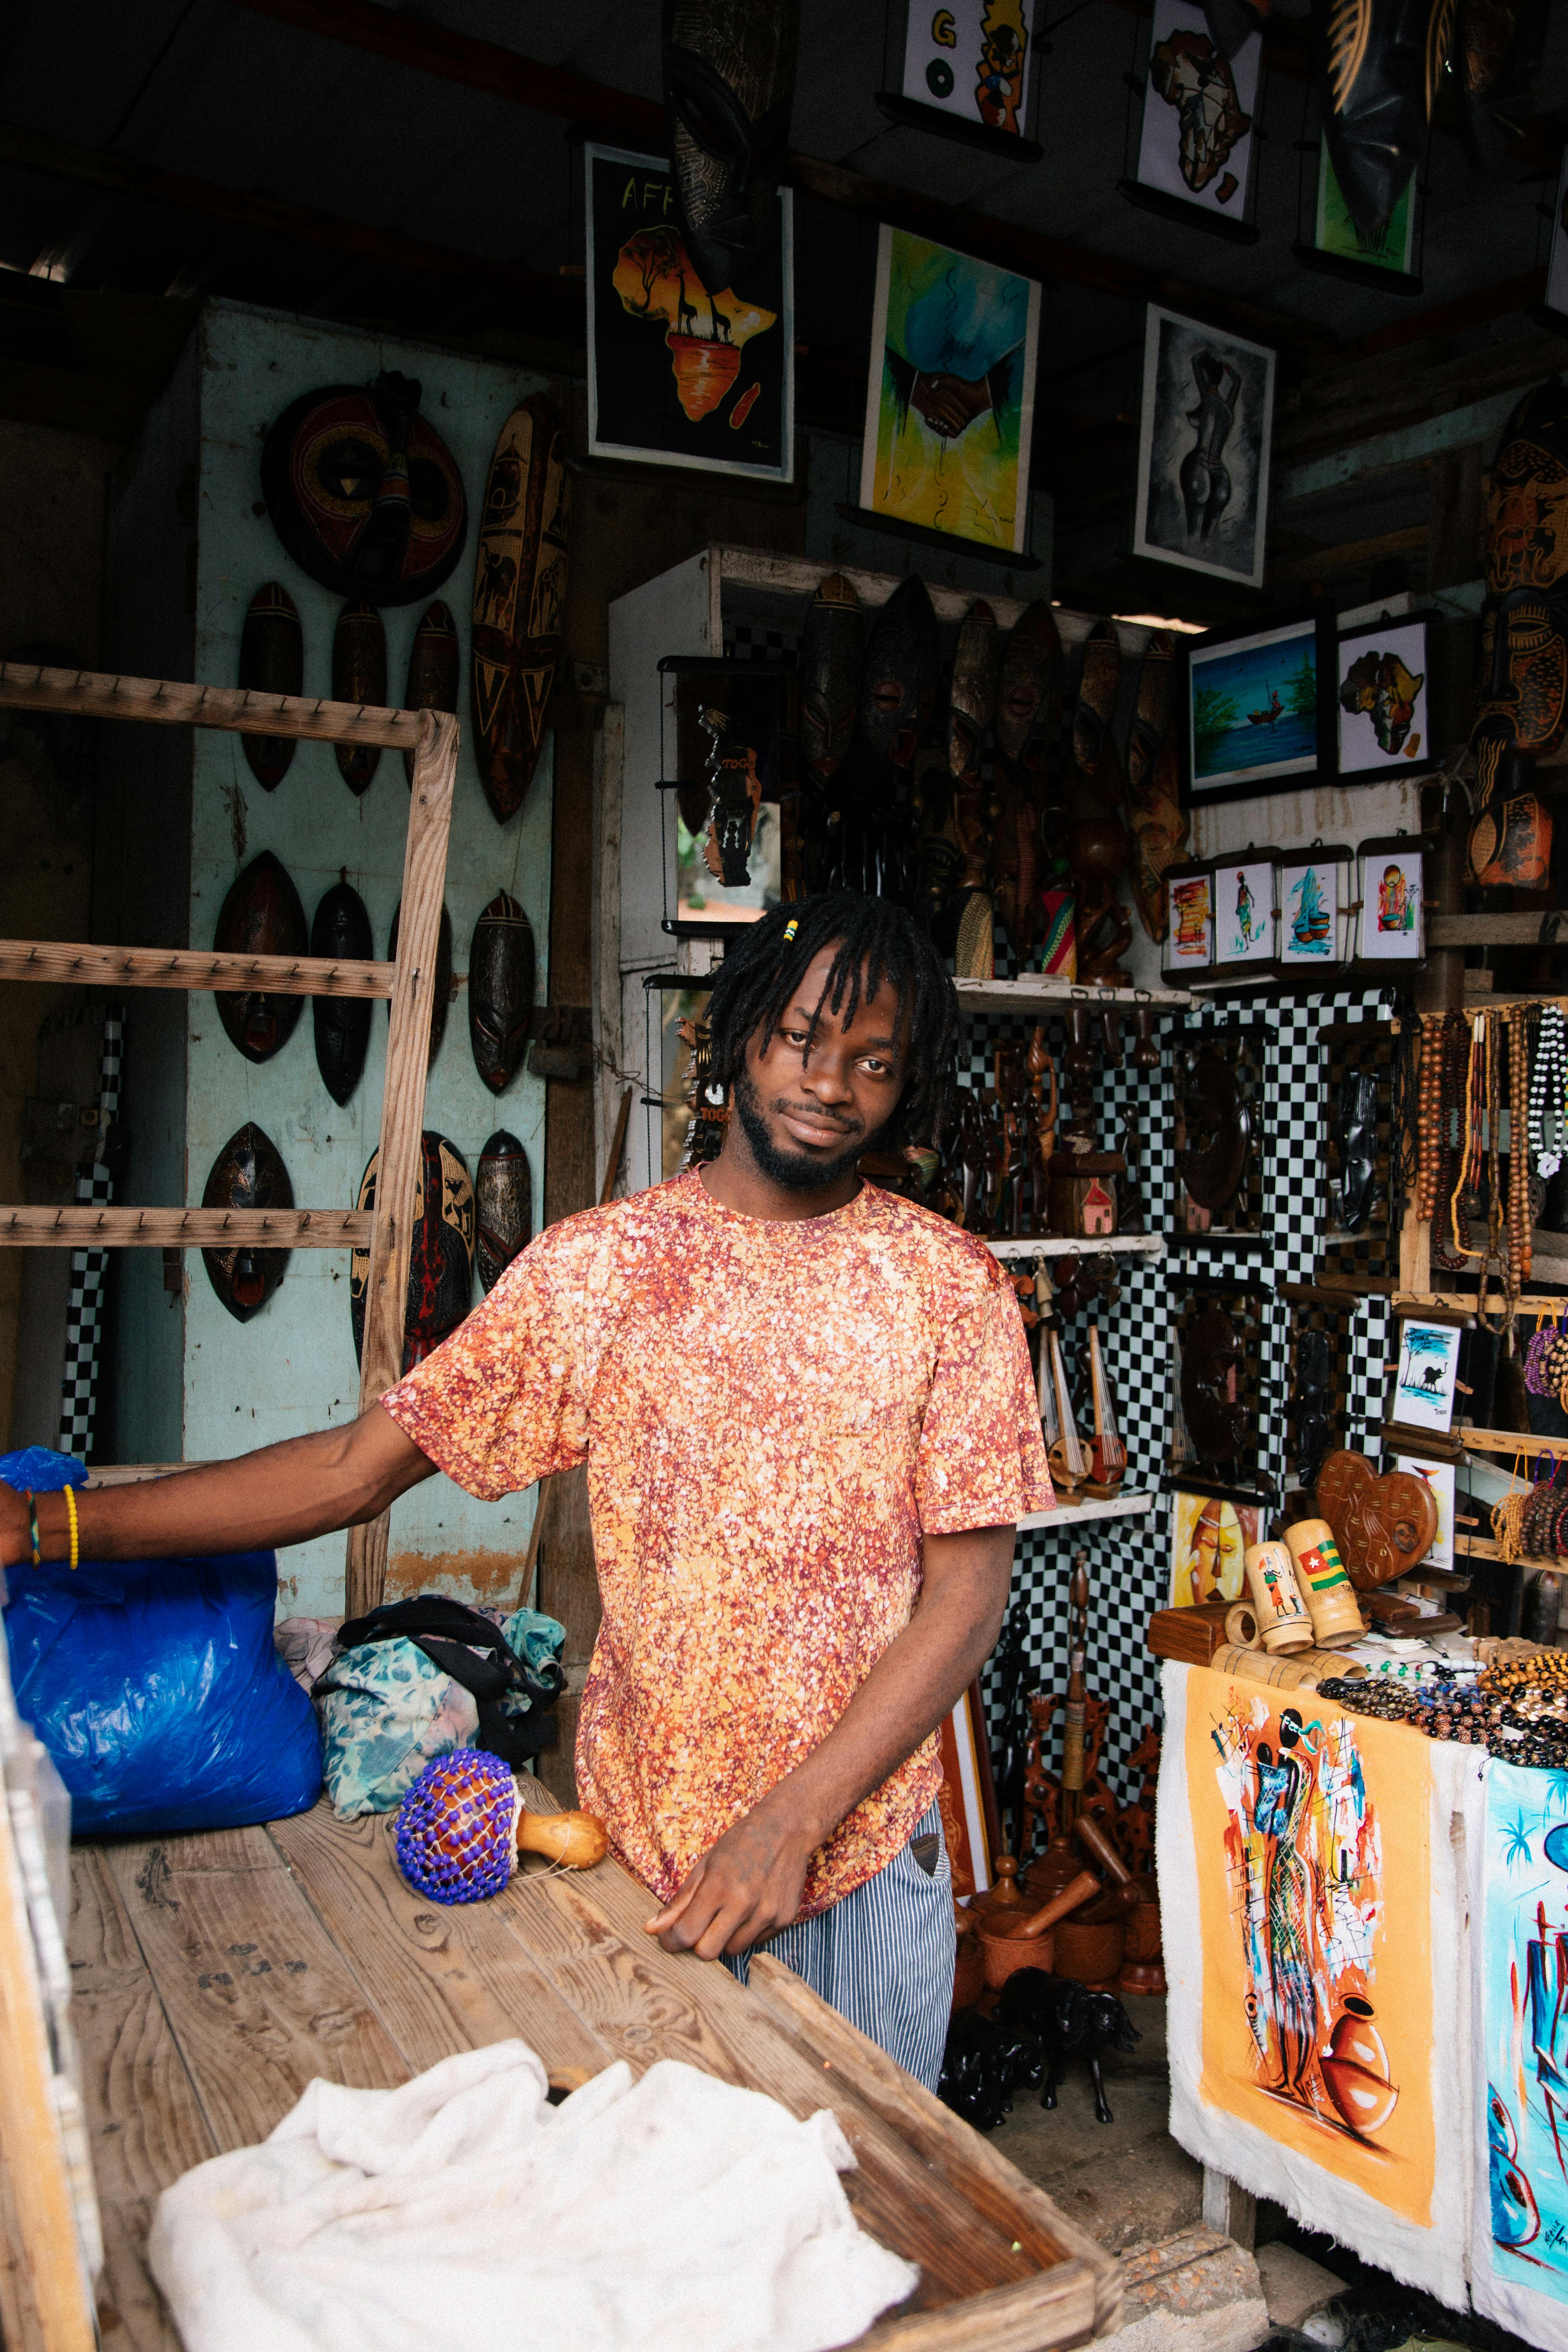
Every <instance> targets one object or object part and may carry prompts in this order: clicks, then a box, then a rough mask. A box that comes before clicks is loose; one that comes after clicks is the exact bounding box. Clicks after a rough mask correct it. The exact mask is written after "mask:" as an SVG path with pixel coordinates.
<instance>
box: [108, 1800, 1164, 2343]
mask: <svg viewBox="0 0 1568 2352" xmlns="http://www.w3.org/2000/svg"><path fill="white" fill-rule="evenodd" d="M521 1785H522V1788H523V1793H524V1797H525V1801H527V1802H528V1803H529V1804H530V1805H531V1806H532V1807H533V1808H534V1809H535V1810H536V1811H554V1810H556V1808H555V1804H554V1801H553V1799H552V1798H551V1796H550V1795H549V1794H548V1792H547V1791H546V1790H544V1789H543V1788H542V1786H541V1784H540V1783H538V1782H537V1781H535V1780H531V1779H528V1778H526V1777H525V1778H524V1780H523V1781H522V1784H521ZM71 1875H72V1904H71V1933H70V1959H71V1969H72V1979H73V1987H74V1990H73V1996H72V2013H73V2016H74V2019H75V2021H76V2029H77V2033H78V2036H79V2042H80V2045H81V2053H82V2070H83V2091H84V2095H85V2099H86V2105H87V2111H88V2116H89V2126H90V2130H91V2135H92V2147H93V2164H94V2170H95V2173H96V2176H97V2181H98V2192H99V2198H100V2203H101V2206H102V2211H103V2228H104V2241H105V2246H106V2260H105V2267H104V2272H103V2276H102V2279H101V2281H100V2290H99V2322H100V2331H101V2339H102V2345H103V2352H178V2342H179V2339H178V2337H177V2336H176V2335H175V2333H174V2326H173V2325H172V2323H171V2321H170V2319H169V2317H168V2315H167V2313H166V2311H165V2310H164V2308H163V2303H162V2300H161V2298H160V2296H159V2294H158V2291H157V2289H156V2287H155V2286H154V2285H153V2282H152V2280H151V2278H150V2277H149V2275H148V2273H147V2268H146V2263H145V2245H146V2236H147V2228H148V2223H149V2221H150V2220H151V2216H152V2210H153V2203H154V2202H155V2200H156V2199H157V2196H158V2194H159V2191H160V2190H161V2189H164V2188H166V2187H167V2186H168V2185H169V2184H170V2183H171V2182H172V2181H174V2180H175V2179H178V2177H179V2176H180V2174H181V2173H182V2172H184V2171H185V2170H186V2169H187V2168H189V2167H190V2166H191V2165H193V2164H199V2163H200V2162H201V2161H202V2160H203V2158H205V2157H208V2156H212V2155H214V2154H216V2153H218V2152H221V2151H222V2150H225V2149H227V2148H233V2147H246V2146H247V2145H249V2144H251V2143H253V2142H255V2141H257V2140H258V2139H261V2138H263V2137H265V2136H266V2135H267V2134H268V2132H270V2131H271V2130H272V2128H273V2127H274V2126H275V2125H276V2124H278V2123H279V2121H280V2120H281V2118H282V2117H283V2116H285V2115H286V2114H287V2113H288V2111H289V2108H290V2107H291V2106H292V2105H293V2104H294V2102H295V2100H296V2099H297V2098H298V2097H299V2096H300V2093H301V2092H302V2091H303V2090H304V2088H305V2085H306V2084H307V2083H309V2082H310V2080H311V2079H312V2077H314V2076H315V2075H318V2074H321V2075H325V2076H327V2077H328V2078H329V2079H330V2080H331V2081H333V2082H339V2083H349V2084H358V2085H361V2086H363V2087H367V2088H370V2087H378V2088H381V2087H390V2086H393V2085H395V2084H399V2083H403V2082H405V2081H406V2080H407V2079H408V2077H409V2076H410V2075H411V2074H418V2073H420V2072H421V2071H422V2070H423V2069H424V2068H426V2067H427V2066H432V2065H434V2064H435V2063H436V2062H437V2060H438V2059H441V2058H446V2057H449V2056H451V2055H452V2054H453V2053H455V2052H457V2051H459V2050H469V2049H477V2048H479V2047H482V2046H483V2045H484V2044H486V2043H488V2042H496V2041H501V2040H504V2039H506V2038H508V2037H510V2036H511V2035H517V2036H520V2037H521V2039H522V2040H523V2041H525V2042H529V2043H530V2044H531V2047H532V2048H533V2049H534V2050H536V2051H537V2052H538V2053H539V2055H540V2057H541V2059H542V2061H543V2063H544V2064H545V2066H546V2068H547V2069H548V2071H549V2074H550V2076H551V2080H552V2083H553V2084H556V2085H558V2086H560V2087H562V2088H566V2089H574V2088H575V2087H576V2086H577V2085H578V2084H581V2083H584V2082H585V2081H586V2080H587V2079H588V2078H589V2077H590V2076H591V2075H593V2074H597V2073H599V2072H600V2071H601V2070H602V2069H603V2068H604V2067H605V2066H607V2065H609V2064H610V2063H613V2061H614V2060H616V2059H617V2058H624V2059H625V2060H626V2062H627V2063H629V2064H630V2066H631V2068H632V2070H633V2072H634V2073H635V2074H641V2073H642V2072H643V2071H644V2069H645V2068H647V2067H648V2066H650V2065H652V2064H653V2063H654V2062H655V2061H656V2060H658V2059H660V2058H681V2059H685V2060H686V2061H687V2062H688V2063H689V2064H691V2065H694V2066H700V2067H701V2068H702V2069H703V2071H704V2072H705V2073H707V2074H716V2075H718V2076H719V2077H720V2078H721V2080H722V2081H725V2082H731V2083H738V2084H744V2085H745V2086H746V2087H748V2088H750V2089H752V2090H759V2091H766V2092H769V2093H771V2094H772V2095H773V2097H774V2098H776V2099H778V2100H779V2101H780V2102H781V2103H782V2104H783V2105H784V2106H786V2107H788V2108H789V2109H790V2111H791V2112H792V2114H795V2115H797V2116H807V2115H810V2114H812V2113H813V2112H814V2111H815V2110H816V2109H817V2108H819V2107H823V2106H828V2107H831V2108H832V2109H833V2111H834V2113H835V2114H836V2115H837V2118H838V2120H839V2122H840V2124H841V2125H842V2126H843V2128H844V2132H845V2135H846V2137H847V2139H848V2141H849V2144H850V2146H851V2147H852V2148H853V2149H854V2151H855V2154H856V2157H857V2158H858V2169H857V2170H856V2171H855V2172H853V2173H851V2174H849V2175H847V2178H846V2181H845V2187H846V2189H847V2194H848V2197H849V2200H850V2203H851V2205H852V2206H853V2207H854V2209H855V2212H856V2215H857V2218H858V2221H860V2222H861V2224H862V2226H863V2227H864V2228H866V2229H867V2230H868V2231H870V2232H871V2234H872V2235H873V2236H875V2237H877V2238H879V2240H880V2241H881V2242H882V2243H883V2244H885V2245H888V2246H890V2247H892V2248H893V2249H894V2250H895V2251H896V2252H899V2253H900V2254H903V2255H904V2256H906V2257H907V2258H908V2259H910V2260H911V2261H913V2262H916V2263H919V2264H920V2266H921V2284H920V2286H919V2288H918V2290H917V2291H916V2294H914V2296H913V2297H912V2298H911V2301H910V2305H906V2306H905V2307H904V2308H903V2310H902V2311H900V2313H899V2314H897V2315H891V2316H889V2318H886V2319H884V2320H882V2321H881V2322H880V2323H879V2325H878V2326H876V2327H875V2328H873V2329H872V2330H871V2331H870V2333H869V2334H868V2336H865V2337H863V2338H862V2339H861V2340H862V2344H863V2345H864V2346H866V2347H876V2352H884V2347H886V2352H971V2347H973V2352H980V2347H984V2352H1047V2347H1066V2346H1071V2345H1074V2344H1079V2343H1082V2342H1084V2341H1085V2340H1087V2338H1088V2337H1089V2336H1091V2335H1103V2334H1105V2333H1107V2332H1108V2331H1109V2330H1110V2328H1112V2327H1114V2326H1116V2325H1117V2323H1118V2320H1119V2318H1120V2314H1121V2279H1120V2271H1119V2267H1118V2265H1117V2263H1115V2261H1114V2260H1113V2259H1112V2258H1111V2257H1110V2255H1108V2254H1107V2253H1105V2252H1104V2251H1103V2250H1102V2249H1101V2248H1100V2246H1098V2245H1097V2244H1096V2243H1095V2242H1094V2241H1093V2240H1092V2239H1091V2238H1089V2236H1087V2235H1086V2233H1085V2232H1084V2231H1082V2230H1080V2229H1079V2228H1078V2227H1077V2226H1076V2225H1075V2224H1074V2223H1073V2222H1071V2221H1068V2219H1067V2217H1066V2215H1065V2214H1063V2213H1061V2212H1060V2211H1059V2210H1058V2208H1057V2207H1056V2206H1055V2205H1054V2204H1053V2203H1052V2201H1051V2200H1050V2199H1049V2198H1048V2197H1047V2196H1046V2195H1045V2193H1044V2191H1043V2190H1041V2189H1037V2188H1035V2187H1034V2186H1033V2184H1032V2183H1031V2182H1029V2181H1027V2180H1026V2179H1025V2178H1024V2176H1023V2175H1022V2174H1021V2173H1020V2172H1018V2171H1016V2169H1015V2168H1014V2167H1013V2166H1012V2165H1010V2164H1008V2163H1007V2161H1006V2160H1005V2158H1003V2157H1001V2156H999V2155H997V2153H996V2151H995V2150H994V2148H992V2147H989V2146H988V2145H987V2143H986V2142H985V2141H984V2139H982V2138H981V2137H980V2136H979V2134H978V2133H976V2132H973V2131H972V2130H971V2129H970V2128H969V2126H968V2125H967V2124H964V2123H962V2122H960V2120H959V2119H958V2117H957V2116H954V2115H952V2113H951V2112H950V2111H949V2110H948V2109H947V2108H946V2107H944V2106H942V2105H941V2104H940V2102H939V2101H937V2100H936V2099H934V2098H932V2097H931V2094H930V2093H929V2092H927V2091H925V2090H923V2089H922V2088H921V2085H920V2084H918V2083H916V2082H914V2081H913V2080H912V2078H911V2077H910V2076H909V2075H908V2074H904V2073H903V2071H902V2070H901V2069H900V2067H898V2066H895V2065H894V2064H893V2063H892V2062H891V2061H890V2060H889V2059H888V2058H887V2057H885V2056H884V2055H883V2053H881V2052H880V2051H879V2050H877V2049H876V2048H874V2046H873V2045H872V2044H871V2043H870V2042H867V2041H866V2040H865V2039H864V2037H863V2036H862V2035H860V2034H859V2033H858V2032H856V2030H855V2029H854V2027H852V2026H850V2025H848V2024H847V2023H846V2022H845V2021H844V2020H843V2019H842V2018H840V2017H839V2016H837V2013H836V2012H835V2011H832V2010H830V2009H828V2008H827V2007H826V2005H825V2004H824V2003H823V2002H821V2001H820V2000H817V1999H816V1995H815V1994H813V1993H812V1992H811V1991H809V1990H808V1989H807V1988H806V1987H805V1985H804V1984H802V1983H801V1981H800V1979H798V1978H797V1977H795V1976H794V1975H792V1974H791V1972H790V1970H789V1969H785V1968H784V1967H782V1966H781V1965H780V1964H779V1963H778V1962H776V1961H773V1960H769V1959H767V1958H762V1959H760V1960H758V1961H756V1962H754V1963H753V1966H752V1983H751V1985H750V1986H749V1987H747V1988H745V1989H742V1987H741V1986H740V1985H738V1984H736V1982H735V1981H734V1979H733V1978H731V1976H730V1975H729V1974H728V1972H727V1971H726V1970H725V1969H721V1968H719V1967H716V1966H712V1965H709V1964H706V1963H704V1962H702V1961H700V1960H695V1959H692V1958H689V1956H686V1955H680V1956H674V1955H671V1954H668V1953H666V1952H662V1951H660V1949H659V1948H658V1945H657V1944H655V1943H653V1942H652V1941H651V1940H650V1939H649V1937H647V1936H646V1935H644V1934H643V1932H642V1923H643V1921H644V1920H645V1919H646V1918H647V1916H649V1911H650V1908H651V1898H650V1897H649V1895H647V1890H646V1889H645V1888H643V1887H641V1886H639V1885H637V1882H636V1880H635V1879H633V1878H632V1877H631V1876H630V1875H629V1874H627V1873H626V1871H624V1870H622V1869H621V1868H620V1866H619V1865H618V1864H616V1863H615V1862H613V1861H606V1862H604V1863H601V1864H599V1865H598V1867H597V1868H596V1869H595V1870H593V1871H589V1872H585V1873H583V1874H570V1875H568V1874H562V1873H559V1872H552V1871H550V1870H549V1869H547V1868H546V1867H545V1866H544V1865H543V1864H539V1863H537V1862H533V1861H531V1862H530V1863H529V1864H528V1865H527V1866H526V1867H525V1869H524V1870H523V1871H522V1872H521V1874H519V1875H518V1876H517V1877H516V1878H514V1879H513V1880H512V1882H511V1884H510V1886H509V1887H508V1888H507V1889H506V1891H505V1892H504V1893H503V1894H501V1895H498V1896H496V1897H495V1898H494V1899H493V1900H492V1901H490V1902H488V1903H479V1904H474V1905H472V1906H464V1907H458V1908H455V1909H443V1908H441V1907H439V1906H436V1905H432V1904H429V1903H426V1901H425V1900H424V1899H423V1898H422V1897H421V1896H419V1895H416V1894H414V1893H413V1891H412V1890H411V1889H410V1888H409V1887H408V1886H407V1885H405V1882H404V1880H403V1878H402V1876H401V1874H399V1872H398V1870H397V1867H396V1864H395V1859H394V1853H393V1845H392V1822H391V1819H390V1818H389V1817H387V1816H379V1817H371V1818H368V1819H365V1820H362V1821H358V1822H340V1821H338V1820H337V1819H336V1817H335V1816H334V1815H333V1813H332V1811H331V1808H330V1807H329V1806H328V1805H327V1803H326V1802H325V1801H324V1800H323V1801H322V1802H321V1804H319V1805H318V1806H317V1807H316V1808H315V1809H314V1811H311V1812H309V1813H303V1814H300V1815H299V1816H297V1817H296V1818H295V1819H294V1820H292V1821H287V1822H273V1823H271V1824H270V1825H269V1826H268V1827H267V1828H265V1829H245V1830H226V1831H219V1832H205V1833H203V1834H200V1835H194V1836H187V1837H169V1838H154V1839H145V1840H134V1841H131V1840H128V1841H125V1842H124V1843H114V1844H108V1845H101V1846H81V1847H78V1848H77V1849H76V1850H75V1852H74V1853H73V1855H72V1868H71Z"/></svg>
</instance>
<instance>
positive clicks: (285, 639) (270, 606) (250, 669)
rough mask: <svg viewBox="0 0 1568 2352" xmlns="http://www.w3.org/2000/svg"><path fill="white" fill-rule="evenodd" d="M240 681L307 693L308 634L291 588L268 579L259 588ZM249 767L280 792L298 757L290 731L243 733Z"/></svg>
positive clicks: (245, 634)
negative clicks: (302, 623)
mask: <svg viewBox="0 0 1568 2352" xmlns="http://www.w3.org/2000/svg"><path fill="white" fill-rule="evenodd" d="M239 683H240V685H241V687H242V688H244V689H245V691H246V692H247V694H303V692H304V691H305V635H304V631H303V630H302V629H301V628H300V614H299V609H298V607H297V606H296V604H295V603H294V599H293V598H292V596H290V595H289V591H288V590H287V588H283V587H280V586H279V583H278V582H277V581H276V580H268V582H267V583H266V584H265V586H263V587H260V588H258V590H257V592H256V593H255V595H254V596H253V597H252V598H251V600H250V608H249V610H248V611H247V614H246V616H245V626H244V628H243V629H242V630H241V631H240V633H239ZM239 740H240V741H241V742H242V743H243V744H244V746H245V756H246V759H247V761H248V762H249V764H250V772H251V774H252V775H253V776H254V777H255V778H256V781H257V782H258V784H260V785H261V786H262V787H263V788H264V790H266V791H267V792H269V793H272V792H276V791H277V789H278V787H279V784H280V783H281V782H282V781H283V779H284V777H285V776H286V775H287V774H288V772H289V761H291V760H292V759H293V757H294V738H293V737H292V736H291V735H242V736H241V737H240V739H239Z"/></svg>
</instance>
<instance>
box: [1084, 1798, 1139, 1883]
mask: <svg viewBox="0 0 1568 2352" xmlns="http://www.w3.org/2000/svg"><path fill="white" fill-rule="evenodd" d="M1073 1828H1074V1829H1075V1831H1076V1832H1077V1833H1078V1842H1079V1845H1086V1846H1087V1847H1088V1848H1089V1852H1090V1853H1091V1854H1093V1856H1094V1858H1095V1860H1096V1862H1098V1863H1099V1864H1100V1868H1101V1869H1102V1870H1103V1871H1104V1873H1105V1874H1106V1876H1107V1877H1108V1878H1113V1879H1114V1880H1115V1881H1116V1884H1117V1885H1118V1886H1125V1885H1126V1884H1127V1882H1128V1880H1129V1879H1130V1878H1131V1875H1132V1873H1131V1871H1130V1870H1129V1869H1128V1867H1127V1864H1125V1863H1124V1862H1123V1861H1122V1859H1121V1855H1120V1854H1119V1853H1117V1851H1116V1848H1115V1847H1114V1846H1113V1845H1112V1844H1111V1843H1110V1839H1109V1838H1108V1837H1107V1836H1106V1834H1105V1832H1104V1831H1103V1830H1102V1829H1101V1828H1100V1826H1099V1824H1098V1822H1093V1821H1091V1820H1090V1819H1089V1815H1088V1814H1087V1813H1080V1814H1079V1817H1078V1819H1077V1821H1076V1822H1074V1823H1073Z"/></svg>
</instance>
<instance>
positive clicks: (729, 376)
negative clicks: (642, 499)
mask: <svg viewBox="0 0 1568 2352" xmlns="http://www.w3.org/2000/svg"><path fill="white" fill-rule="evenodd" d="M583 153H584V172H585V173H586V175H587V178H586V185H587V202H586V216H587V251H588V261H587V270H586V295H587V312H588V317H587V349H588V454H589V456H590V457H626V458H637V459H638V460H639V461H640V462H641V463H642V464H644V465H656V466H682V467H691V468H693V469H695V470H696V471H698V472H700V473H709V474H746V475H751V476H753V477H755V478H759V479H762V480H764V481H771V482H790V481H793V480H794V479H795V290H794V289H795V260H794V249H793V244H792V230H793V223H794V212H793V209H792V198H791V194H790V191H789V190H788V189H787V188H781V189H780V191H779V195H778V205H779V215H778V234H777V236H774V237H773V238H772V239H770V241H769V243H768V244H767V246H766V247H764V248H763V252H762V254H761V256H760V257H759V258H758V260H757V261H756V263H755V264H754V265H753V266H752V267H751V268H748V269H747V270H746V271H744V272H743V273H742V283H741V284H740V286H738V287H734V286H724V287H720V288H719V289H717V291H715V292H714V293H711V294H710V292H709V291H708V289H707V288H706V287H705V286H704V285H703V283H702V280H701V278H700V277H699V276H698V274H697V270H696V268H695V266H694V265H693V263H692V261H691V259H690V257H689V255H688V253H687V250H686V247H685V246H684V244H683V243H682V242H681V237H680V232H679V229H678V228H677V227H676V226H675V218H676V207H675V187H674V182H673V179H672V176H671V173H670V169H669V165H668V163H664V162H662V161H661V160H660V159H659V158H658V157H657V156H649V155H632V154H627V153H626V152H624V151H623V150H622V149H620V148H618V147H599V146H595V145H594V144H593V143H592V142H589V143H588V144H587V145H586V146H584V150H583Z"/></svg>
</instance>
